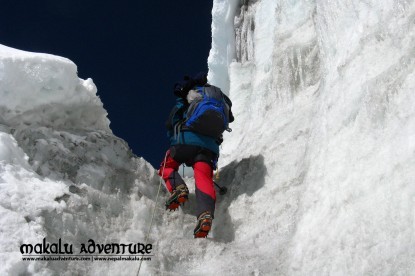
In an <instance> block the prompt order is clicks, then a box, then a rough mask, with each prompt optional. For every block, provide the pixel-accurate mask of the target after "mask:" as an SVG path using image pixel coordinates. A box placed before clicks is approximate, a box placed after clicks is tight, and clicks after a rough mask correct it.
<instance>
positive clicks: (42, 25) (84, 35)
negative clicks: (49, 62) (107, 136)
mask: <svg viewBox="0 0 415 276" xmlns="http://www.w3.org/2000/svg"><path fill="white" fill-rule="evenodd" d="M211 10H212V1H211V0H199V1H194V0H193V1H191V0H174V1H166V0H150V1H139V0H128V1H127V0H119V1H98V0H94V1H84V0H59V1H56V0H38V1H27V0H2V9H1V10H0V43H1V44H4V45H6V46H10V47H14V48H18V49H22V50H26V51H34V52H45V53H51V54H55V55H60V56H64V57H67V58H69V59H71V60H72V61H74V62H75V63H76V64H77V65H78V73H79V76H80V77H81V78H84V79H86V78H89V77H90V78H92V79H93V80H94V82H95V84H96V85H97V87H98V95H99V96H100V98H101V100H102V102H103V103H104V107H105V108H106V109H107V111H108V113H109V119H110V120H111V128H112V130H113V132H114V133H115V135H117V136H119V137H121V138H123V139H124V140H126V141H127V142H128V144H129V145H130V147H131V148H132V149H133V152H134V153H135V154H137V155H138V156H142V157H144V158H145V159H146V160H148V161H149V162H150V163H152V164H153V165H154V166H156V167H158V165H159V163H160V162H161V159H162V158H163V156H164V153H165V151H166V150H167V148H168V142H167V139H166V135H165V133H166V132H165V128H164V122H165V120H166V117H167V115H168V113H169V112H170V108H171V106H172V105H173V103H174V96H173V92H172V87H173V84H174V82H175V81H176V80H179V79H181V78H182V77H183V75H185V74H194V73H195V72H198V71H203V70H205V71H207V57H208V55H209V50H210V46H211V29H210V25H211Z"/></svg>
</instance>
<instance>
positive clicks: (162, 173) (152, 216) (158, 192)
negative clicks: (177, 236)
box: [137, 151, 169, 276]
mask: <svg viewBox="0 0 415 276" xmlns="http://www.w3.org/2000/svg"><path fill="white" fill-rule="evenodd" d="M168 153H169V151H167V152H166V156H165V157H164V162H163V170H162V172H161V176H162V177H160V183H159V187H158V190H157V196H156V201H155V202H154V207H153V214H152V215H151V220H150V225H149V227H148V230H147V234H146V238H145V242H144V244H147V241H148V237H149V236H150V230H151V226H152V225H153V219H154V214H155V213H156V207H157V201H158V198H159V194H160V187H161V182H162V181H163V176H164V168H165V167H166V162H167V154H168ZM142 263H143V259H142V258H141V260H140V265H139V266H138V270H137V276H138V275H139V274H140V269H141V264H142Z"/></svg>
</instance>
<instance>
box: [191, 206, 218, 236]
mask: <svg viewBox="0 0 415 276" xmlns="http://www.w3.org/2000/svg"><path fill="white" fill-rule="evenodd" d="M212 219H213V218H212V215H211V214H210V212H209V211H206V212H203V213H202V214H200V216H199V217H198V219H197V225H196V228H195V230H194V236H195V239H196V238H206V236H207V235H208V234H209V231H210V228H211V227H212Z"/></svg>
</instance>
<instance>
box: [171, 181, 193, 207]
mask: <svg viewBox="0 0 415 276" xmlns="http://www.w3.org/2000/svg"><path fill="white" fill-rule="evenodd" d="M188 199H189V190H188V189H187V187H186V185H179V186H177V187H176V189H175V190H173V192H172V194H171V195H170V197H169V199H168V200H167V201H166V210H169V211H176V209H177V208H179V206H180V205H182V206H184V203H185V202H186V201H187V200H188Z"/></svg>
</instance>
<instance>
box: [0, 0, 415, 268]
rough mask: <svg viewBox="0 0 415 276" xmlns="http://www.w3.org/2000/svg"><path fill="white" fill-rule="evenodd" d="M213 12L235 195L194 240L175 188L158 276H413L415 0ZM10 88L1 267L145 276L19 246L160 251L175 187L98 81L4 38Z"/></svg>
mask: <svg viewBox="0 0 415 276" xmlns="http://www.w3.org/2000/svg"><path fill="white" fill-rule="evenodd" d="M212 17H213V18H212V19H213V21H212V49H211V52H210V56H209V59H208V64H209V68H210V71H209V81H210V82H211V83H212V84H214V85H218V86H220V87H221V88H223V90H224V91H225V92H226V93H228V94H229V95H230V97H231V99H232V101H233V103H234V106H233V111H234V114H235V117H236V121H235V122H234V123H233V124H232V126H231V127H232V128H233V132H231V133H229V134H226V136H225V142H224V144H223V146H222V154H221V159H220V161H219V165H220V168H221V170H220V174H219V175H220V177H219V180H218V183H219V184H220V185H224V186H226V187H228V193H227V194H226V195H225V196H219V195H218V201H217V212H216V216H215V220H214V227H213V230H212V233H211V234H210V235H209V238H208V239H196V240H195V239H193V238H192V232H193V228H194V226H195V217H194V213H193V212H194V207H195V206H194V204H195V196H194V193H192V194H191V195H190V202H189V205H186V206H185V207H184V208H182V209H180V211H179V212H175V213H166V212H165V211H164V210H163V203H162V201H164V199H165V198H166V196H167V195H166V192H165V190H164V189H163V190H162V194H161V198H160V199H159V202H158V203H157V205H156V209H155V210H156V216H155V221H154V226H153V228H152V231H151V235H150V240H149V241H150V242H152V243H153V245H154V248H155V251H154V254H155V256H154V257H153V260H152V261H151V262H143V267H142V270H141V272H142V275H178V274H180V275H411V274H413V271H415V267H414V266H415V264H414V260H415V234H414V233H415V211H414V210H415V185H414V184H415V183H414V179H415V109H414V104H415V94H414V93H413V91H414V89H415V51H414V50H415V49H414V45H415V43H414V42H415V24H414V18H415V3H414V1H404V0H397V1H396V0H395V1H391V0H376V1H375V0H367V1H357V0H349V1H333V0H319V1H312V0H300V1H291V0H244V1H237V0H214V2H213V10H212ZM0 96H1V97H0V98H1V99H2V101H1V102H0V189H1V192H0V210H1V216H0V218H1V221H2V222H1V226H0V227H1V229H0V230H1V231H0V235H1V237H0V248H1V251H0V252H1V257H2V258H1V261H0V262H1V265H0V274H2V275H3V274H9V275H19V274H35V275H54V274H63V275H74V274H75V275H80V274H89V275H135V274H136V271H137V268H138V264H137V263H129V262H106V263H98V262H94V263H89V262H88V263H85V262H60V263H57V262H55V263H54V262H51V263H42V262H37V263H34V262H32V263H24V262H22V261H21V255H20V253H19V252H18V249H17V248H18V246H19V244H20V243H21V242H23V241H24V242H39V240H41V238H43V237H47V238H48V239H56V238H58V237H62V238H63V239H64V240H65V241H68V242H73V243H75V244H76V243H79V242H86V240H87V239H89V238H94V239H95V240H97V241H100V242H102V243H105V242H111V241H113V242H120V241H122V242H127V243H128V242H140V241H141V242H143V241H144V236H145V231H146V230H147V226H148V223H149V220H150V217H151V211H152V208H153V206H154V199H155V196H156V190H157V187H158V183H159V178H158V177H157V176H156V175H155V171H154V169H153V168H151V166H150V165H149V164H148V163H146V162H145V161H144V160H142V159H140V158H137V157H136V156H134V155H133V154H132V153H131V151H130V150H129V148H128V145H127V144H126V143H125V142H124V141H122V140H121V139H119V138H117V137H115V136H114V135H113V134H112V133H111V131H110V129H109V122H108V120H107V118H106V112H105V110H104V109H103V107H102V103H101V101H100V100H99V98H98V97H97V96H96V88H95V86H94V84H93V82H92V80H86V81H84V80H81V79H79V78H78V77H77V75H76V66H75V65H74V64H73V63H72V62H70V61H68V60H67V59H64V58H60V57H55V56H51V55H45V54H34V53H27V52H21V51H17V50H14V49H10V48H7V47H5V46H0ZM3 99H4V100H3ZM91 110H93V112H92V111H91ZM186 182H187V183H188V185H189V188H191V190H192V189H194V185H193V184H194V183H193V182H194V180H193V179H192V178H187V179H186Z"/></svg>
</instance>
